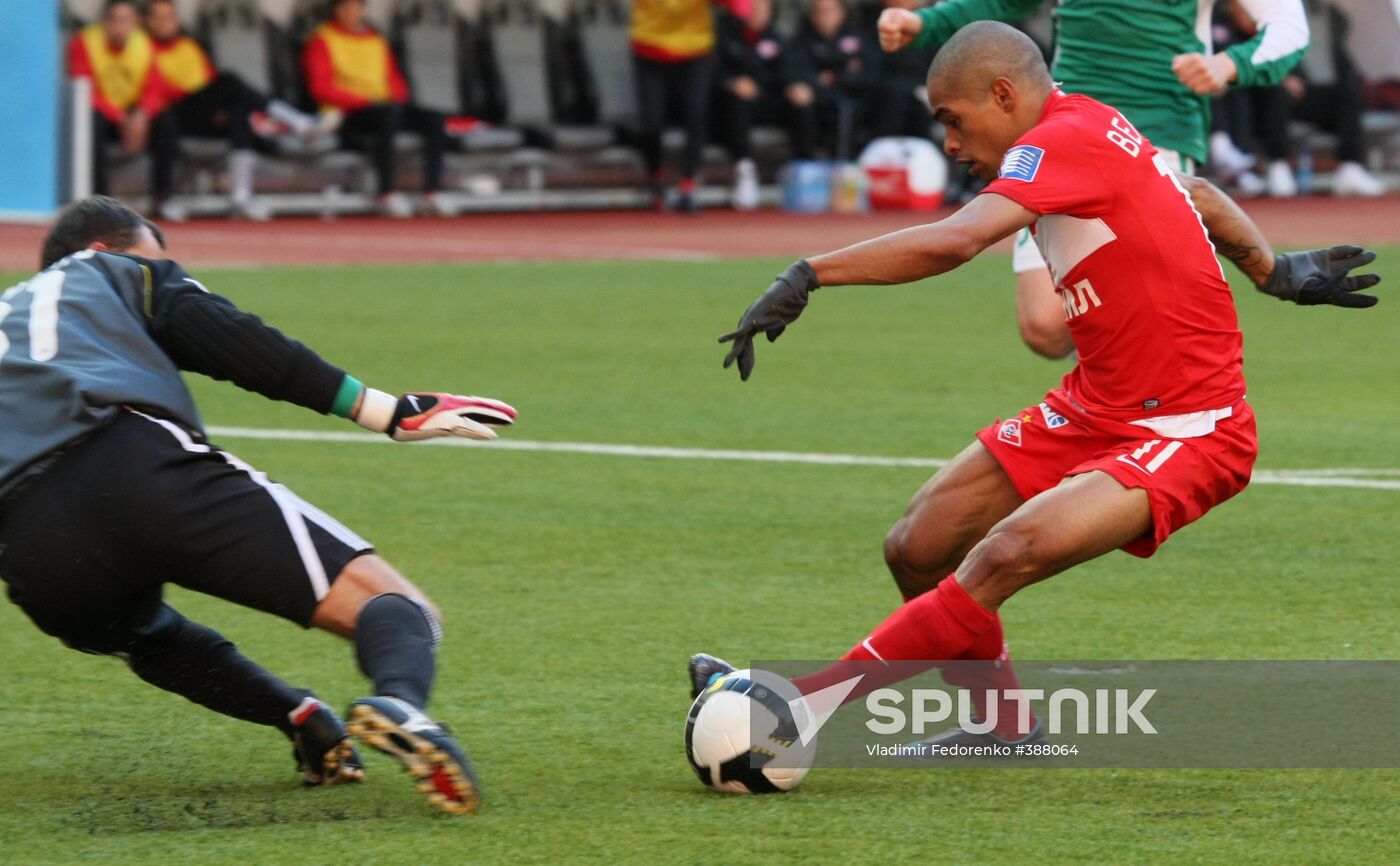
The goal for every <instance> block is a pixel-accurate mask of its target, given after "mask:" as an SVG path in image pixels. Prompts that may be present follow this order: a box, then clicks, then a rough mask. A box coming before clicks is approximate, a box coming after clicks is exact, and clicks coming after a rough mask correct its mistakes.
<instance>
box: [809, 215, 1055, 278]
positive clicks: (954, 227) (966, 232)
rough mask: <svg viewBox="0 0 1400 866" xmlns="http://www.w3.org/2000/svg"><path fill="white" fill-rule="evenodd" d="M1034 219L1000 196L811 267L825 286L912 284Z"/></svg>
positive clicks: (865, 243) (969, 257)
mask: <svg viewBox="0 0 1400 866" xmlns="http://www.w3.org/2000/svg"><path fill="white" fill-rule="evenodd" d="M1035 218H1036V214H1035V213H1034V212H1033V211H1030V210H1027V209H1026V208H1024V207H1022V206H1021V205H1019V204H1017V203H1016V202H1014V201H1012V200H1011V199H1008V198H1004V197H1002V196H999V195H985V196H978V197H977V198H975V199H973V200H972V201H971V202H968V204H966V205H964V206H963V207H962V208H960V209H959V210H958V211H957V212H956V213H954V214H953V215H951V216H949V217H948V218H946V219H942V220H939V221H938V222H935V223H929V224H928V225H922V226H915V227H913V228H908V229H903V230H901V231H897V232H891V233H890V234H887V235H884V236H882V237H878V238H875V239H873V240H868V241H863V242H861V243H858V244H854V245H852V246H849V247H846V248H844V249H840V250H837V251H835V252H832V253H827V254H825V255H821V256H816V257H814V258H811V259H809V260H808V261H809V262H810V264H811V265H812V269H813V271H814V272H815V273H816V275H817V279H818V280H820V281H821V284H822V285H823V286H854V285H861V286H883V285H894V284H898V283H912V282H915V281H916V280H922V279H925V278H926V277H932V276H937V275H938V274H942V273H946V272H947V271H951V270H952V269H953V268H956V267H958V266H959V265H961V264H964V263H966V262H968V261H970V260H972V258H973V257H975V256H976V255H977V254H979V253H981V252H982V251H983V250H985V249H986V248H987V247H989V246H991V245H992V244H994V243H996V242H997V241H999V240H1001V239H1003V238H1005V237H1009V236H1010V235H1012V234H1013V233H1015V232H1016V231H1017V230H1018V229H1021V228H1024V227H1025V226H1028V225H1030V224H1031V223H1032V222H1034V221H1035Z"/></svg>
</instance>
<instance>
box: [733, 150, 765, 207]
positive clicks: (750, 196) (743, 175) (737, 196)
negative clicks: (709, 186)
mask: <svg viewBox="0 0 1400 866" xmlns="http://www.w3.org/2000/svg"><path fill="white" fill-rule="evenodd" d="M730 202H731V203H732V204H733V205H734V209H735V210H754V209H755V208H757V207H758V167H757V166H755V165H754V164H753V160H751V159H741V160H739V161H738V162H737V163H735V165H734V193H733V195H732V196H731V198H730Z"/></svg>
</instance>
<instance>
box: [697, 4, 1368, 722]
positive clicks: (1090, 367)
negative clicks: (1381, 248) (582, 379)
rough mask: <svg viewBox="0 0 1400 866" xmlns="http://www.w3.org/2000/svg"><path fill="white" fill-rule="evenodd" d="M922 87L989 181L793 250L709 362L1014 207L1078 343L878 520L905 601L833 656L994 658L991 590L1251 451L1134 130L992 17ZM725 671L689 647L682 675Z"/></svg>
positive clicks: (1235, 467)
mask: <svg viewBox="0 0 1400 866" xmlns="http://www.w3.org/2000/svg"><path fill="white" fill-rule="evenodd" d="M928 88H929V100H930V103H931V105H932V107H933V109H934V116H935V118H936V119H937V120H938V121H939V122H940V123H941V124H943V126H944V128H945V129H946V133H947V140H946V143H945V149H946V150H947V152H948V153H949V155H950V156H952V157H954V158H956V159H958V160H960V161H962V162H965V163H967V164H969V165H970V166H971V168H972V171H973V172H974V173H975V174H977V175H978V176H979V177H981V178H983V179H985V180H987V181H988V182H989V185H988V186H987V188H986V189H985V190H983V192H982V193H981V194H980V195H979V196H978V197H977V198H976V199H974V200H973V201H972V202H971V203H969V204H968V205H966V206H965V207H963V208H962V209H961V210H959V211H958V212H957V213H955V214H953V215H952V216H950V217H948V218H947V219H944V220H941V221H939V222H936V223H932V224H930V225H924V226H918V227H915V228H910V229H906V230H904V231H900V232H895V233H893V234H889V235H885V236H884V237H880V238H876V239H874V240H871V241H867V242H865V243H861V244H856V245H854V246H851V247H847V248H846V249H843V250H839V251H837V252H834V253H829V254H827V255H822V256H817V257H815V258H813V259H811V260H810V261H799V262H796V263H795V264H793V265H792V266H791V267H790V268H789V269H788V270H787V271H786V272H784V273H783V274H782V275H781V276H780V277H779V278H778V280H777V281H776V282H775V283H774V284H773V285H772V286H771V287H770V288H769V289H768V291H767V292H765V293H764V295H763V296H762V297H760V298H759V299H758V301H757V302H756V303H755V304H754V305H753V306H752V307H750V308H749V310H748V311H747V312H746V313H745V314H744V316H743V318H742V319H741V320H740V323H739V327H738V328H737V329H736V330H735V331H733V332H731V333H729V334H726V335H725V336H723V337H721V338H720V339H721V340H722V341H733V346H732V348H731V350H730V352H729V354H728V356H727V357H726V358H725V366H726V367H728V366H730V365H731V364H733V363H734V362H736V361H737V362H738V365H739V373H740V376H741V377H743V378H745V379H747V378H748V376H749V374H750V372H751V371H752V369H753V364H754V347H753V340H754V338H755V337H757V336H758V335H759V334H761V333H762V334H766V335H767V336H768V338H769V340H770V341H771V340H774V339H776V338H777V337H778V336H779V335H780V334H781V333H782V332H783V330H784V328H786V326H787V325H789V324H791V323H792V322H793V321H794V320H796V319H797V317H798V316H799V315H800V314H801V312H802V310H803V308H804V307H805V306H806V304H807V300H808V294H809V292H810V291H812V290H813V289H816V288H818V287H820V286H837V285H852V284H873V285H888V284H895V283H907V282H913V281H915V280H920V279H923V278H925V277H929V276H933V275H936V274H941V273H944V272H946V271H949V270H952V269H953V268H956V267H958V266H959V265H961V264H963V263H965V262H967V261H969V260H970V259H972V258H973V257H975V256H976V255H977V254H978V253H980V252H981V251H983V250H985V249H986V248H987V247H988V246H990V245H992V244H993V243H996V242H997V241H999V240H1001V239H1002V238H1005V237H1008V236H1009V235H1011V234H1012V233H1014V232H1016V231H1018V230H1020V229H1022V228H1026V227H1030V228H1031V229H1032V231H1033V232H1034V237H1035V242H1036V244H1037V245H1038V246H1039V247H1040V249H1041V251H1042V252H1043V253H1044V254H1045V258H1046V260H1047V261H1048V262H1049V265H1050V269H1051V272H1052V274H1053V275H1054V279H1055V285H1056V289H1057V292H1058V294H1059V297H1060V300H1061V302H1062V304H1063V308H1064V310H1065V313H1066V315H1067V316H1068V317H1069V326H1070V331H1071V333H1072V334H1073V337H1074V341H1075V344H1076V345H1077V346H1079V349H1080V353H1079V363H1078V365H1077V366H1076V367H1075V368H1074V369H1073V370H1071V371H1070V372H1069V373H1068V374H1067V375H1066V376H1065V377H1064V379H1063V381H1062V382H1061V385H1060V386H1059V387H1058V388H1055V389H1054V390H1052V391H1051V392H1050V393H1048V394H1047V395H1045V397H1044V399H1043V400H1042V401H1040V402H1039V403H1037V404H1032V405H1031V406H1030V408H1028V409H1026V410H1023V411H1021V412H1018V413H1017V414H1016V415H1014V416H1012V417H1010V418H1008V419H1007V420H1004V421H1000V422H997V423H995V424H992V425H991V426H989V427H987V428H985V429H983V430H982V431H980V432H979V433H978V434H977V439H976V441H974V442H973V443H972V444H971V445H970V446H968V448H966V449H965V450H964V451H963V452H962V453H961V454H959V455H958V456H957V457H956V458H954V459H953V460H952V461H951V462H950V463H949V464H948V465H947V466H946V467H944V468H943V469H941V470H940V471H939V472H938V473H937V474H936V475H935V476H934V477H933V479H932V480H931V481H930V482H929V483H928V484H927V485H926V486H925V487H924V488H923V489H922V490H921V491H920V492H919V493H918V495H917V496H916V497H915V498H914V500H913V502H912V503H911V504H910V507H909V510H908V511H907V512H906V513H905V515H904V517H903V518H901V519H900V521H899V522H898V523H896V524H895V526H894V528H893V529H892V530H891V532H890V534H889V536H888V538H887V539H886V557H887V559H888V560H889V563H890V566H891V568H892V570H894V572H895V574H896V576H897V577H898V578H899V580H900V586H901V589H903V590H905V595H906V598H907V599H908V601H907V602H906V603H905V604H904V605H903V606H902V607H901V608H899V609H898V610H896V611H895V612H894V613H893V614H892V615H891V616H890V617H889V618H888V619H886V620H885V621H884V622H883V623H882V624H881V625H879V626H878V627H877V628H876V629H875V630H874V631H873V632H872V633H871V634H870V635H869V636H868V637H866V638H865V639H863V640H861V641H860V642H858V643H857V644H856V645H855V647H854V648H852V649H851V650H850V651H849V652H847V653H846V655H845V656H843V660H846V661H852V662H875V661H891V660H925V661H932V662H937V661H942V660H960V659H965V660H985V661H1001V660H1003V659H1005V643H1004V640H1003V634H1002V627H1001V622H1000V618H999V616H998V610H999V608H1000V607H1001V605H1002V604H1003V603H1004V602H1006V600H1007V599H1008V598H1010V597H1011V596H1012V595H1014V594H1015V593H1016V592H1018V591H1019V590H1020V589H1022V588H1024V587H1026V586H1028V585H1030V584H1032V583H1035V582H1037V581H1040V580H1044V579H1046V578H1048V577H1050V576H1052V575H1054V574H1057V573H1059V572H1061V571H1064V570H1065V569H1067V568H1070V567H1071V566H1074V565H1076V564H1078V563H1081V562H1085V561H1087V560H1090V559H1093V558H1095V557H1098V556H1101V555H1103V554H1105V553H1108V552H1109V551H1111V550H1115V549H1119V548H1122V549H1124V550H1126V551H1128V552H1129V553H1132V554H1135V555H1137V556H1150V555H1151V554H1152V553H1153V552H1155V551H1156V549H1157V547H1158V546H1159V545H1161V544H1162V543H1163V542H1164V541H1165V540H1166V539H1167V537H1168V536H1169V535H1171V533H1173V532H1175V531H1176V530H1178V529H1180V528H1181V527H1183V526H1185V525H1187V524H1188V523H1191V522H1192V521H1194V520H1196V519H1198V518H1200V517H1201V516H1202V515H1204V514H1205V513H1206V512H1207V511H1209V510H1210V509H1211V508H1213V507H1214V506H1215V505H1217V504H1219V503H1221V502H1223V501H1225V500H1226V499H1229V498H1230V497H1232V496H1234V495H1235V494H1236V493H1238V492H1239V491H1240V490H1242V489H1244V487H1245V485H1246V484H1248V482H1249V477H1250V473H1251V470H1252V467H1253V465H1254V459H1255V456H1256V453H1257V449H1258V443H1257V439H1256V436H1255V425H1254V413H1253V411H1252V410H1251V409H1250V407H1249V404H1248V403H1247V402H1246V401H1245V385H1244V377H1243V375H1242V372H1241V366H1242V342H1241V337H1240V332H1239V329H1238V326H1237V322H1236V315H1235V309H1234V302H1233V298H1232V296H1231V293H1230V288H1229V285H1228V284H1227V283H1226V282H1225V279H1224V275H1223V273H1222V271H1221V268H1220V264H1219V262H1218V261H1217V260H1216V258H1215V255H1214V251H1213V250H1212V248H1211V245H1210V243H1209V242H1208V241H1207V239H1206V232H1205V229H1204V228H1203V226H1202V224H1201V220H1200V217H1199V215H1198V214H1197V213H1196V212H1195V210H1194V209H1193V207H1192V206H1191V201H1190V198H1189V196H1187V194H1186V192H1185V190H1184V189H1182V187H1181V185H1180V183H1179V182H1178V181H1177V178H1176V174H1175V173H1174V172H1173V170H1172V167H1171V166H1170V165H1169V164H1167V163H1166V162H1164V161H1163V160H1162V159H1161V158H1160V157H1159V156H1158V154H1157V150H1156V148H1154V147H1153V146H1152V144H1151V142H1149V141H1148V140H1147V139H1145V138H1143V136H1142V135H1140V134H1139V133H1138V131H1137V130H1136V129H1134V128H1133V126H1132V125H1131V124H1129V123H1128V122H1127V121H1126V120H1125V119H1124V118H1123V116H1122V115H1121V114H1120V113H1119V112H1118V111H1116V110H1115V109H1113V108H1110V107H1108V106H1106V105H1104V104H1102V103H1100V102H1096V101H1095V100H1093V99H1090V98H1089V97H1086V96H1080V95H1066V94H1065V93H1063V92H1062V91H1059V90H1057V89H1056V88H1055V85H1054V83H1053V82H1052V80H1051V77H1050V73H1049V70H1048V69H1046V67H1045V63H1044V61H1043V60H1042V58H1041V55H1040V52H1039V51H1038V50H1037V49H1036V46H1035V44H1034V43H1033V42H1032V41H1031V40H1030V39H1029V38H1028V37H1026V36H1025V35H1023V34H1021V33H1019V32H1017V31H1016V30H1014V29H1012V28H1011V27H1009V26H1007V25H1005V24H1002V23H997V22H978V23H975V24H970V25H968V26H966V27H964V28H962V29H961V30H959V31H958V32H957V33H956V34H955V35H953V36H952V37H951V38H950V39H949V41H948V42H947V43H946V44H945V45H944V46H943V48H942V49H941V50H940V51H939V52H938V54H937V55H936V57H935V59H934V63H933V66H932V67H931V68H930V70H929V79H928ZM998 166H999V167H1000V171H998ZM1372 258H1373V256H1371V255H1370V254H1364V255H1361V256H1359V257H1358V263H1366V262H1369V261H1370V260H1371V259H1372ZM1360 279H1361V278H1350V279H1347V278H1346V276H1345V271H1339V272H1337V273H1334V274H1333V275H1331V276H1330V277H1329V278H1327V279H1326V280H1323V279H1320V278H1319V279H1315V280H1311V281H1309V282H1308V284H1307V285H1306V287H1305V289H1306V290H1307V291H1309V292H1314V293H1317V294H1330V293H1348V292H1353V291H1355V290H1356V289H1357V288H1358V287H1360V285H1361V283H1359V282H1357V281H1358V280H1360ZM1371 284H1373V282H1366V283H1365V285H1371ZM935 583H936V586H935V585H934V584H935ZM925 590H927V591H925ZM995 667H996V669H997V670H998V671H1000V673H994V674H992V675H990V676H989V679H996V678H997V677H1001V678H1003V681H1009V682H1011V683H1014V674H1011V673H1010V666H1009V665H998V666H995ZM729 669H730V668H729V666H728V665H727V664H725V663H723V662H721V661H720V660H718V659H715V658H713V657H711V656H706V655H697V656H696V657H695V658H693V659H692V660H691V665H690V673H691V685H692V689H693V690H694V691H695V692H697V693H698V691H699V690H700V689H702V688H703V687H704V686H705V685H706V684H707V683H708V682H709V681H710V680H711V678H712V677H713V676H714V675H715V674H717V673H722V672H725V671H727V670H729ZM850 674H851V666H849V665H846V664H842V663H838V664H836V665H833V666H832V667H830V668H828V669H826V670H824V671H819V672H817V673H815V674H812V675H810V676H808V677H801V678H798V679H797V680H795V683H796V684H797V686H798V687H799V688H800V689H801V690H802V692H803V693H805V694H810V693H812V692H814V691H816V690H819V689H821V688H824V687H825V686H828V685H833V684H835V683H837V682H840V681H841V680H844V679H846V678H847V677H848V676H850ZM876 679H877V678H876V677H866V679H865V680H863V681H862V683H861V684H860V687H858V688H857V689H856V690H855V691H854V692H852V696H851V697H852V699H853V698H854V697H858V696H860V695H863V694H865V693H866V692H867V687H868V686H875V685H876V683H875V680H876ZM957 684H960V685H966V684H967V683H957ZM987 684H988V685H990V686H992V687H998V688H1006V687H1008V686H1004V685H998V684H997V683H996V682H988V683H987ZM1010 687H1014V686H1010ZM977 694H978V693H974V697H976V695H977ZM1015 716H1016V714H1015V713H1004V712H999V713H998V722H999V723H1001V722H1003V721H1004V720H1007V719H1008V718H1010V719H1012V720H1013V721H1012V722H1011V724H1010V725H1009V726H1000V725H999V727H998V728H997V729H995V730H994V731H993V732H991V733H989V734H985V735H978V736H983V737H991V738H994V739H997V738H999V740H1000V741H1008V740H1012V739H1026V738H1032V737H1038V736H1040V735H1041V734H1040V728H1039V722H1036V723H1035V725H1034V726H1033V727H1032V728H1031V729H1030V730H1021V729H1020V728H1019V726H1018V723H1017V721H1015ZM984 717H985V715H984ZM959 733H966V732H959ZM954 736H957V734H955V735H954Z"/></svg>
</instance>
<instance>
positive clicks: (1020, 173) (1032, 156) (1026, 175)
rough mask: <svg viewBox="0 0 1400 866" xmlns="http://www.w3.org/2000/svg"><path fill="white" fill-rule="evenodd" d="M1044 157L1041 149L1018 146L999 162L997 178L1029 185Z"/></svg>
mask: <svg viewBox="0 0 1400 866" xmlns="http://www.w3.org/2000/svg"><path fill="white" fill-rule="evenodd" d="M1044 156H1045V151H1044V149H1042V148H1039V147H1036V146H1035V145H1031V144H1018V145H1016V146H1015V147H1013V148H1011V149H1010V150H1008V151H1007V152H1006V156H1004V157H1002V160H1001V172H1000V173H999V175H998V176H999V177H1001V178H1002V179H1003V180H1023V181H1025V182H1026V183H1030V182H1031V181H1033V180H1035V175H1036V172H1038V171H1040V160H1041V159H1042V158H1043V157H1044Z"/></svg>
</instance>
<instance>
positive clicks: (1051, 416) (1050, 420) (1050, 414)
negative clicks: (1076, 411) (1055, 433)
mask: <svg viewBox="0 0 1400 866" xmlns="http://www.w3.org/2000/svg"><path fill="white" fill-rule="evenodd" d="M1040 417H1042V418H1044V419H1045V426H1046V427H1049V428H1050V429H1051V430H1054V429H1055V428H1056V427H1063V426H1065V425H1066V424H1068V423H1069V419H1068V418H1066V417H1065V416H1063V415H1061V414H1060V413H1059V412H1056V411H1055V410H1054V409H1051V408H1050V406H1049V405H1048V404H1045V403H1041V404H1040Z"/></svg>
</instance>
